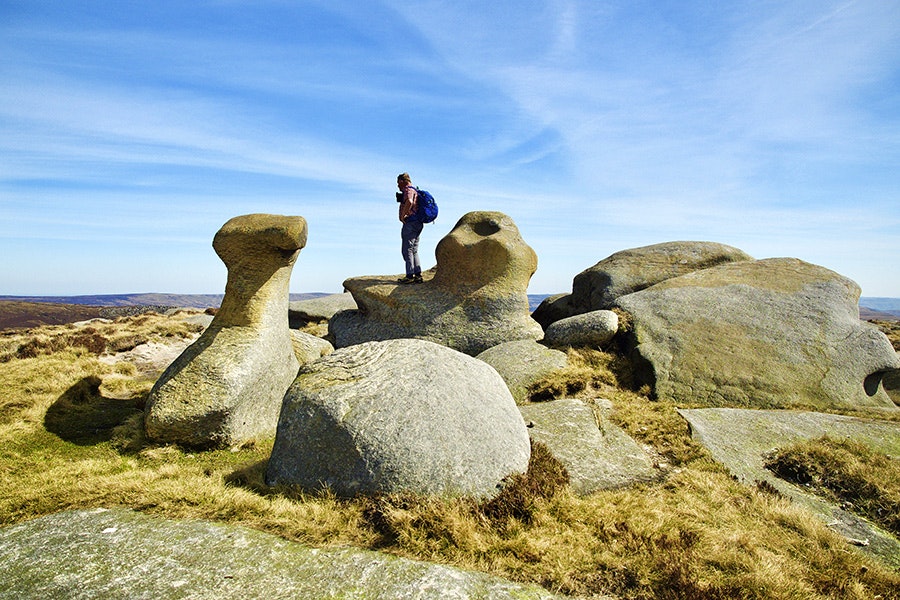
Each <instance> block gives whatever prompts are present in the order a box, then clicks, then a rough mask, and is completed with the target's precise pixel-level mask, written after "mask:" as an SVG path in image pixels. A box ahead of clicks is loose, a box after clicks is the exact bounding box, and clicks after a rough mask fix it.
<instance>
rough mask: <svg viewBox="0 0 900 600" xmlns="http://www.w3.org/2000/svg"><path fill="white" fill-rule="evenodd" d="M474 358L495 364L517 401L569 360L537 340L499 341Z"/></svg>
mask: <svg viewBox="0 0 900 600" xmlns="http://www.w3.org/2000/svg"><path fill="white" fill-rule="evenodd" d="M475 358H477V359H479V360H482V361H484V362H486V363H487V364H489V365H491V366H492V367H494V369H495V370H496V371H497V373H499V374H500V377H502V378H503V381H505V382H506V385H507V387H509V391H510V393H512V395H513V398H514V399H515V400H516V402H524V401H525V400H527V398H528V388H529V386H530V385H532V384H533V383H536V382H537V381H539V380H540V379H542V378H544V377H546V376H547V375H549V374H550V373H552V372H553V371H556V370H558V369H562V368H563V367H565V366H566V365H567V364H568V362H569V358H568V356H566V353H565V352H561V351H559V350H553V349H551V348H547V347H546V346H542V345H541V344H539V343H537V342H535V341H534V340H516V341H514V342H505V343H503V344H498V345H496V346H493V347H491V348H488V349H487V350H485V351H484V352H482V353H481V354H479V355H478V356H476V357H475Z"/></svg>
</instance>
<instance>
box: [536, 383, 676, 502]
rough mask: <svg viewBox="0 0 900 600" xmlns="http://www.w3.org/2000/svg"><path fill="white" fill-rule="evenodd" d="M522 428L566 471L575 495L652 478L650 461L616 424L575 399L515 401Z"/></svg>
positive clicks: (655, 472)
mask: <svg viewBox="0 0 900 600" xmlns="http://www.w3.org/2000/svg"><path fill="white" fill-rule="evenodd" d="M519 410H520V411H521V413H522V416H523V417H524V418H525V420H526V421H529V422H531V423H532V424H533V425H531V426H530V427H529V428H528V433H529V435H530V436H531V438H532V439H533V440H534V441H536V442H541V443H542V444H544V445H545V446H547V448H549V450H550V452H551V453H552V454H553V456H555V457H556V458H557V460H559V461H560V462H561V463H562V464H563V466H565V467H566V470H567V471H568V472H569V483H570V485H571V487H572V489H573V490H574V491H575V492H576V493H579V494H589V493H591V492H595V491H597V490H604V489H613V488H619V487H625V486H628V485H633V484H636V483H642V482H647V481H650V480H652V479H655V478H656V477H657V476H658V475H659V471H658V470H656V469H655V468H654V466H653V460H652V459H651V457H650V456H649V455H648V454H647V453H646V452H644V450H643V449H642V448H641V446H640V445H639V444H638V443H637V442H635V441H634V440H633V439H631V437H629V436H628V434H627V433H625V432H624V431H622V429H621V428H619V427H617V426H616V425H614V424H613V423H611V422H610V421H609V420H608V419H606V418H604V415H603V413H604V411H603V409H602V408H599V407H598V408H597V409H594V408H592V407H591V406H589V405H588V404H586V403H584V402H582V401H581V400H575V399H569V398H565V399H561V400H553V401H551V402H536V403H534V404H526V405H524V406H520V407H519Z"/></svg>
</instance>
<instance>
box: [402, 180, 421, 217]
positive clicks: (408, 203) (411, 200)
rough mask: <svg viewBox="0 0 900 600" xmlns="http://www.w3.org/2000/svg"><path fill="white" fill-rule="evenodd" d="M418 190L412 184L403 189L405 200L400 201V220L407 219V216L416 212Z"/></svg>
mask: <svg viewBox="0 0 900 600" xmlns="http://www.w3.org/2000/svg"><path fill="white" fill-rule="evenodd" d="M416 200H417V192H416V188H414V187H413V186H411V185H408V186H406V189H405V190H403V202H401V203H400V220H401V221H406V218H407V217H408V216H410V215H412V214H415V212H416V208H417V206H418V205H417V202H416Z"/></svg>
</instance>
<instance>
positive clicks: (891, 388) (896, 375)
mask: <svg viewBox="0 0 900 600" xmlns="http://www.w3.org/2000/svg"><path fill="white" fill-rule="evenodd" d="M897 360H898V361H900V353H898V354H897ZM882 384H883V385H884V389H885V391H886V392H887V394H888V396H890V398H891V400H893V401H894V404H896V405H897V406H900V369H894V370H893V371H888V372H887V373H885V374H884V379H883V380H882Z"/></svg>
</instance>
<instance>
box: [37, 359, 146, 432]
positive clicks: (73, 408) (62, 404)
mask: <svg viewBox="0 0 900 600" xmlns="http://www.w3.org/2000/svg"><path fill="white" fill-rule="evenodd" d="M101 383H102V382H101V380H100V378H99V377H96V376H93V375H92V376H90V377H85V378H84V379H82V380H80V381H79V382H77V383H76V384H74V385H73V386H72V387H70V388H69V389H67V390H66V391H65V392H63V394H62V395H61V396H60V397H59V398H58V399H57V400H56V402H54V403H53V404H52V405H51V406H50V408H49V409H47V414H46V415H45V416H44V427H45V428H46V429H47V431H49V432H51V433H54V434H56V435H58V436H59V437H60V438H62V439H63V440H66V441H67V442H72V443H73V444H78V445H80V446H92V445H94V444H99V443H102V442H108V441H110V440H112V438H113V435H114V431H115V430H116V428H118V427H121V426H122V425H124V424H125V423H126V422H127V421H129V420H134V419H135V417H136V416H137V415H142V414H143V411H144V397H143V396H139V397H137V398H130V399H127V400H119V399H116V398H107V397H105V396H103V394H101V393H100V384H101Z"/></svg>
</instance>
